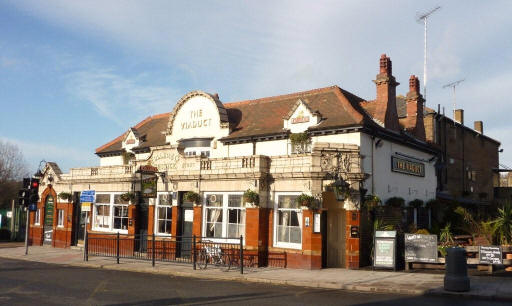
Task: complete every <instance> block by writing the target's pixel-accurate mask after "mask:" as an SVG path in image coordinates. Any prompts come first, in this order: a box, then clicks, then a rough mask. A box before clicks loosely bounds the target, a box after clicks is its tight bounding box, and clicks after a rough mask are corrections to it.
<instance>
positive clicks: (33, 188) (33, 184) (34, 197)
mask: <svg viewBox="0 0 512 306" xmlns="http://www.w3.org/2000/svg"><path fill="white" fill-rule="evenodd" d="M29 194H30V196H29V201H28V203H27V204H37V201H39V179H36V178H33V179H31V180H30V192H29Z"/></svg>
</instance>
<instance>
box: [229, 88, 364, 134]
mask: <svg viewBox="0 0 512 306" xmlns="http://www.w3.org/2000/svg"><path fill="white" fill-rule="evenodd" d="M299 99H300V100H302V101H303V102H304V103H305V104H306V105H307V106H308V107H309V108H310V109H311V111H312V112H319V113H321V114H322V120H321V121H320V123H319V124H318V125H316V126H315V127H314V129H327V128H333V127H347V126H358V125H362V124H363V121H364V119H365V115H364V114H362V113H361V110H359V109H358V107H359V102H361V101H363V99H361V98H359V97H357V96H355V95H353V94H351V93H349V92H347V91H345V90H342V89H341V88H339V87H338V86H330V87H325V88H319V89H314V90H309V91H303V92H298V93H292V94H287V95H282V96H275V97H269V98H262V99H256V100H247V101H241V102H233V103H226V104H224V107H225V108H226V110H227V111H228V116H229V122H230V124H231V127H232V132H231V133H230V135H229V136H226V137H224V138H223V139H224V140H228V139H235V138H240V137H251V136H259V135H272V134H277V133H283V132H284V131H283V118H284V117H286V116H287V115H288V114H289V112H290V110H292V109H293V108H294V107H296V103H297V100H299Z"/></svg>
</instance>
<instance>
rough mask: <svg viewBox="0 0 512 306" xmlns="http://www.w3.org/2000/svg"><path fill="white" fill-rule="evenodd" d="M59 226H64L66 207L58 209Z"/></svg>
mask: <svg viewBox="0 0 512 306" xmlns="http://www.w3.org/2000/svg"><path fill="white" fill-rule="evenodd" d="M57 227H64V209H57Z"/></svg>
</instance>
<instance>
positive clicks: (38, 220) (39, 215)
mask: <svg viewBox="0 0 512 306" xmlns="http://www.w3.org/2000/svg"><path fill="white" fill-rule="evenodd" d="M39 224H41V208H38V209H37V210H36V216H35V220H34V225H39Z"/></svg>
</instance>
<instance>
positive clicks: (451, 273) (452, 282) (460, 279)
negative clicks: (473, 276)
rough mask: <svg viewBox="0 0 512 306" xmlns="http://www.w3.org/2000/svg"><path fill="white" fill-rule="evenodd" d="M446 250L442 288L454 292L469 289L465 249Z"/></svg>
mask: <svg viewBox="0 0 512 306" xmlns="http://www.w3.org/2000/svg"><path fill="white" fill-rule="evenodd" d="M447 251H448V253H447V255H446V273H445V275H444V290H446V291H456V292H463V291H469V288H470V284H469V277H468V264H467V259H466V250H464V249H463V248H449V249H448V250H447Z"/></svg>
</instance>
